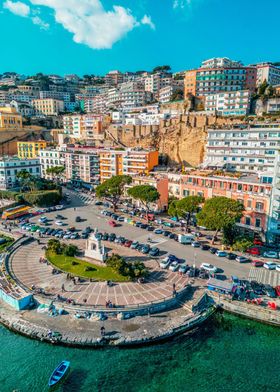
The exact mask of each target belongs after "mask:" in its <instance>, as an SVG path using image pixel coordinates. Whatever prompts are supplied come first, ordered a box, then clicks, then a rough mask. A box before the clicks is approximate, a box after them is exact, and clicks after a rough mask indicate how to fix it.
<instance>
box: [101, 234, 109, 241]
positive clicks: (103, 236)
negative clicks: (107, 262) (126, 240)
mask: <svg viewBox="0 0 280 392" xmlns="http://www.w3.org/2000/svg"><path fill="white" fill-rule="evenodd" d="M108 238H109V234H108V233H103V234H102V240H103V241H108Z"/></svg>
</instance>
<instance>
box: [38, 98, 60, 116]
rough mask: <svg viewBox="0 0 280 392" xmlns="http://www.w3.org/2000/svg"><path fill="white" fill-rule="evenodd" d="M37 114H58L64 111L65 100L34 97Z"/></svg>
mask: <svg viewBox="0 0 280 392" xmlns="http://www.w3.org/2000/svg"><path fill="white" fill-rule="evenodd" d="M32 105H33V107H34V111H35V115H36V116H56V115H58V114H59V113H62V112H64V109H65V107H64V102H63V101H61V100H58V99H53V98H46V99H34V100H33V101H32Z"/></svg>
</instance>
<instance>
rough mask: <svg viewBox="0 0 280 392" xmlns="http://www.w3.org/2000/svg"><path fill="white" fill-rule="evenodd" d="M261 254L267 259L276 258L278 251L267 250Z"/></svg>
mask: <svg viewBox="0 0 280 392" xmlns="http://www.w3.org/2000/svg"><path fill="white" fill-rule="evenodd" d="M263 256H264V257H267V258H269V259H278V257H279V253H278V252H276V251H275V250H268V251H266V252H264V254H263Z"/></svg>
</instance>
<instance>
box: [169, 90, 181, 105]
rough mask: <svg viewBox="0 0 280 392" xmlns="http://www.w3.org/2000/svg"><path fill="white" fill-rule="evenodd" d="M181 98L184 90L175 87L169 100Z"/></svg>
mask: <svg viewBox="0 0 280 392" xmlns="http://www.w3.org/2000/svg"><path fill="white" fill-rule="evenodd" d="M182 99H184V91H183V90H180V89H176V90H175V91H174V92H173V93H172V95H171V98H170V101H171V102H172V101H181V100H182Z"/></svg>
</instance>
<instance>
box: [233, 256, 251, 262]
mask: <svg viewBox="0 0 280 392" xmlns="http://www.w3.org/2000/svg"><path fill="white" fill-rule="evenodd" d="M235 260H236V261H237V262H238V263H249V261H250V259H248V257H244V256H237V257H236V259H235Z"/></svg>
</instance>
